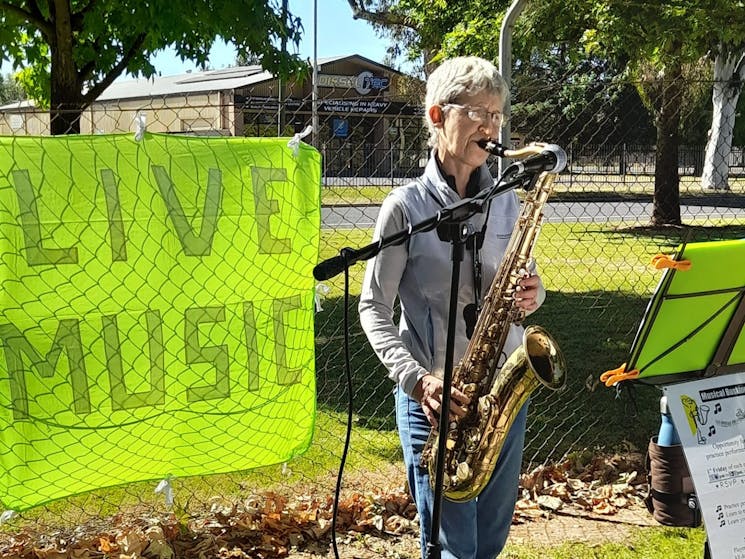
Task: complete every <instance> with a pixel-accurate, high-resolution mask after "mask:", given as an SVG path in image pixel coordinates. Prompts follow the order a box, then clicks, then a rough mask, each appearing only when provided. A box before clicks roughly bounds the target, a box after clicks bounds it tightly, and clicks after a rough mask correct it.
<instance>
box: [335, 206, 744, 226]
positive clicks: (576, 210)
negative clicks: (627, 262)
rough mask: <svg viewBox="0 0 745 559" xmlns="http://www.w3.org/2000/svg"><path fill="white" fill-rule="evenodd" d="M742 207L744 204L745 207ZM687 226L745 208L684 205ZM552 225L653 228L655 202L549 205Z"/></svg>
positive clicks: (359, 214)
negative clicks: (612, 224)
mask: <svg viewBox="0 0 745 559" xmlns="http://www.w3.org/2000/svg"><path fill="white" fill-rule="evenodd" d="M741 205H742V204H741ZM680 212H681V216H682V219H683V223H690V222H691V221H693V220H716V219H724V220H735V219H739V220H745V207H725V206H707V205H681V207H680ZM377 215H378V208H377V206H333V207H324V208H322V210H321V223H322V227H323V228H328V229H355V228H366V227H372V226H373V225H374V224H375V218H376V217H377ZM544 215H545V218H544V219H545V220H546V221H549V222H583V223H606V222H608V221H623V222H629V223H631V224H633V223H638V224H639V225H647V224H649V219H650V217H651V215H652V203H651V202H549V203H548V204H547V205H546V208H545V210H544Z"/></svg>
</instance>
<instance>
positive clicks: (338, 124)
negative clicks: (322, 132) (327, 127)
mask: <svg viewBox="0 0 745 559" xmlns="http://www.w3.org/2000/svg"><path fill="white" fill-rule="evenodd" d="M331 135H332V136H333V137H334V138H346V137H347V136H349V121H348V120H347V119H346V118H334V119H331Z"/></svg>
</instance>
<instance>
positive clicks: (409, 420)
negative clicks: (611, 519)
mask: <svg viewBox="0 0 745 559" xmlns="http://www.w3.org/2000/svg"><path fill="white" fill-rule="evenodd" d="M527 415H528V404H527V403H526V404H525V405H524V406H523V407H522V409H521V410H520V412H519V413H518V415H517V417H515V421H514V423H513V424H512V428H511V429H510V432H509V434H508V435H507V439H506V440H505V442H504V446H503V447H502V451H501V453H500V455H499V459H498V461H497V465H496V467H495V468H494V473H493V474H492V477H491V479H490V480H489V483H487V485H486V487H485V488H484V490H483V491H482V492H481V493H480V494H479V496H478V497H476V498H475V499H473V500H471V501H468V502H465V503H455V502H453V501H448V500H447V499H445V498H444V497H443V499H442V501H441V509H440V531H439V538H438V539H439V543H440V547H441V550H442V551H441V557H442V559H493V558H494V557H496V556H497V555H499V553H500V552H501V551H502V548H503V547H504V544H505V542H506V541H507V534H508V533H509V531H510V526H511V524H512V514H513V512H514V510H515V502H516V501H517V490H518V483H519V477H520V467H521V462H522V452H523V443H524V442H525V426H526V421H527ZM396 423H397V425H398V434H399V437H400V438H401V446H402V447H403V452H404V463H405V464H406V475H407V477H408V480H409V488H410V490H411V494H412V497H413V498H414V502H415V503H416V508H417V511H418V512H419V529H420V530H421V535H420V540H421V546H422V559H426V557H427V542H428V541H429V538H430V536H431V534H432V507H433V502H434V492H433V491H432V488H431V486H430V484H429V473H428V472H427V468H422V467H421V466H420V465H419V459H420V456H421V454H422V449H423V448H424V444H425V443H426V442H427V437H428V436H429V432H430V430H431V426H430V424H429V422H428V421H427V418H426V417H425V416H424V412H423V411H422V407H421V406H420V405H419V403H418V402H417V401H416V400H413V399H411V398H409V397H408V396H407V395H406V393H405V392H404V391H403V390H401V388H398V389H397V390H396Z"/></svg>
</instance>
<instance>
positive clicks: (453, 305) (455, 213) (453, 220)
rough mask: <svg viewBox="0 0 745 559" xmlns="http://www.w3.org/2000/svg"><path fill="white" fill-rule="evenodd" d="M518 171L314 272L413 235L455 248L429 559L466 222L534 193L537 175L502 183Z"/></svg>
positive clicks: (336, 268)
mask: <svg viewBox="0 0 745 559" xmlns="http://www.w3.org/2000/svg"><path fill="white" fill-rule="evenodd" d="M513 172H514V170H506V171H505V173H504V174H503V175H502V176H501V177H500V178H499V180H498V181H496V182H495V183H494V185H493V186H492V187H491V188H489V189H486V190H482V191H481V192H479V193H478V194H477V195H476V196H474V197H473V198H465V199H463V200H460V201H458V202H455V203H454V204H451V205H449V206H446V207H444V208H443V209H442V210H440V211H438V212H437V214H435V215H434V216H433V217H431V218H428V219H425V220H424V221H422V222H420V223H418V224H416V225H412V224H409V227H408V228H406V229H402V230H401V231H397V232H396V233H393V234H392V235H389V236H387V237H381V238H380V239H379V240H378V241H377V242H374V243H371V244H369V245H367V246H364V247H362V248H360V249H352V248H349V247H345V248H342V249H341V250H340V252H339V255H338V256H334V257H332V258H329V259H327V260H325V261H323V262H321V263H319V264H318V265H316V267H315V268H314V269H313V277H315V279H316V280H318V281H322V280H325V279H328V278H330V277H333V276H335V275H337V274H339V273H341V272H342V271H343V270H344V269H345V268H348V267H349V266H351V265H352V264H354V263H356V262H358V261H360V260H368V259H370V258H372V257H374V256H375V255H377V254H378V253H379V252H380V251H381V250H383V249H384V248H385V247H388V246H391V245H398V244H401V243H402V242H404V241H405V240H406V239H408V238H410V237H412V236H413V235H415V234H417V233H421V232H425V231H431V230H432V229H435V228H436V229H437V235H438V236H439V237H440V239H441V240H442V241H449V242H450V243H451V244H452V248H451V260H452V263H453V264H452V270H451V277H450V302H449V310H448V327H447V338H446V346H445V370H444V372H443V381H442V382H443V387H442V402H441V410H442V413H441V415H440V423H439V431H438V433H439V437H438V440H437V460H436V463H435V483H434V496H433V500H434V502H433V504H432V527H431V530H430V537H429V540H428V542H427V558H428V559H440V557H441V551H442V549H441V544H440V517H441V514H442V496H443V495H442V494H443V491H442V485H443V484H442V481H443V478H444V472H445V463H444V461H443V456H444V455H445V443H446V435H447V426H448V421H447V414H448V410H449V409H450V389H451V385H452V375H453V371H452V370H453V362H454V351H455V321H456V318H457V310H458V289H459V282H460V262H461V261H462V260H463V249H464V247H465V245H466V242H467V240H468V239H469V238H470V237H471V236H472V235H473V234H474V232H473V231H472V230H471V228H470V227H469V226H468V224H466V221H467V220H468V219H469V218H471V217H472V216H474V215H475V214H476V213H480V212H483V211H484V205H485V203H486V202H488V201H489V200H491V199H492V198H495V197H496V196H499V195H500V194H503V193H505V192H507V191H510V190H513V189H515V188H517V187H518V186H519V187H522V188H524V189H525V190H530V189H532V187H533V186H534V185H535V182H536V178H537V174H535V173H530V174H523V173H520V174H518V175H517V176H515V177H513V178H512V179H511V180H509V181H507V182H502V181H503V180H504V179H505V175H508V174H511V173H513Z"/></svg>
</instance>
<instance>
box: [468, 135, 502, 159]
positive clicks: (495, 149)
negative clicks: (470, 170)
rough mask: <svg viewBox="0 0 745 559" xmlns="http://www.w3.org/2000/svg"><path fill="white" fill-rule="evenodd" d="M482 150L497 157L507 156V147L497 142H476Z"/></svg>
mask: <svg viewBox="0 0 745 559" xmlns="http://www.w3.org/2000/svg"><path fill="white" fill-rule="evenodd" d="M476 143H477V144H478V145H479V147H480V148H481V149H483V150H484V151H487V152H489V153H491V154H492V155H496V156H497V157H504V156H505V151H507V150H506V149H505V147H504V146H503V145H502V144H500V143H499V142H497V141H496V140H492V139H487V140H479V141H478V142H476Z"/></svg>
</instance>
